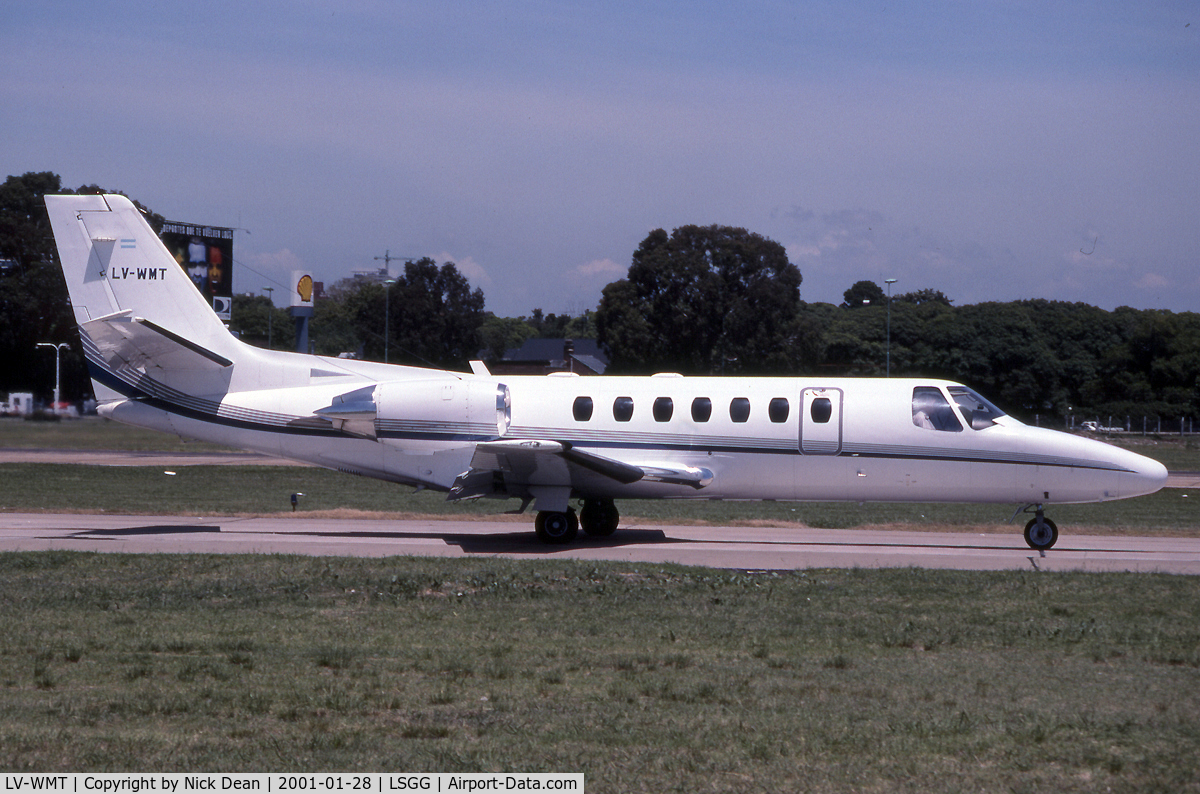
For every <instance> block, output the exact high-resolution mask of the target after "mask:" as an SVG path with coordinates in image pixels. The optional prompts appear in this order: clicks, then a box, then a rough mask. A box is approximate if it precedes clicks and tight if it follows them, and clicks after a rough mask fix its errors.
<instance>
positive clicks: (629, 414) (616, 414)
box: [613, 397, 633, 422]
mask: <svg viewBox="0 0 1200 794" xmlns="http://www.w3.org/2000/svg"><path fill="white" fill-rule="evenodd" d="M632 418H633V398H632V397H618V398H617V399H616V400H614V401H613V419H616V420H617V421H618V422H628V421H629V420H630V419H632Z"/></svg>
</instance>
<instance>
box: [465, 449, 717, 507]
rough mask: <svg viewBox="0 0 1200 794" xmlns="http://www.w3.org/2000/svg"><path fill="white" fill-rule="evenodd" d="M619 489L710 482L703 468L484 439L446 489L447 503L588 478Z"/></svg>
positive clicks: (565, 484)
mask: <svg viewBox="0 0 1200 794" xmlns="http://www.w3.org/2000/svg"><path fill="white" fill-rule="evenodd" d="M597 474H598V475H600V476H601V477H604V478H607V479H609V480H612V481H613V482H614V483H619V484H621V485H630V484H632V483H635V482H638V481H640V480H646V481H650V482H660V483H666V484H670V485H686V486H690V487H692V488H696V489H700V488H704V487H705V486H707V485H708V484H709V483H711V482H712V481H713V473H712V472H711V471H709V470H708V469H704V468H699V467H696V466H686V465H680V464H672V463H656V464H653V465H634V464H631V463H625V462H623V461H619V460H614V459H612V458H606V457H604V456H603V455H597V454H595V453H594V452H587V451H585V450H581V449H578V448H576V447H573V446H571V445H570V444H566V443H562V442H558V441H547V440H538V439H523V440H512V441H490V442H486V443H483V444H477V445H476V446H475V454H474V456H473V457H472V458H471V467H470V468H469V469H467V470H466V471H465V472H463V473H462V474H460V475H459V476H458V478H457V479H455V481H454V485H453V486H451V488H450V494H449V496H448V497H447V499H449V500H450V501H456V500H459V499H478V498H479V497H484V496H494V497H502V496H511V495H517V494H519V493H524V492H527V491H528V489H529V488H530V487H545V486H551V487H562V488H571V487H573V486H576V485H578V484H579V483H580V482H581V481H582V480H585V479H588V478H590V479H592V480H593V481H594V480H595V477H594V475H597Z"/></svg>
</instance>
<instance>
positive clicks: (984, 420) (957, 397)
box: [947, 386, 1004, 430]
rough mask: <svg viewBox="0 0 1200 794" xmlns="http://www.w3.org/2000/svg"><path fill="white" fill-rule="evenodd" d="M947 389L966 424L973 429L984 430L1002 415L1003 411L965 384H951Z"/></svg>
mask: <svg viewBox="0 0 1200 794" xmlns="http://www.w3.org/2000/svg"><path fill="white" fill-rule="evenodd" d="M947 391H949V392H950V397H951V399H953V400H954V402H955V403H956V404H957V405H958V410H959V411H961V412H962V415H963V418H964V419H966V420H967V424H968V425H970V426H971V427H972V428H973V429H975V430H986V429H987V428H989V427H991V426H992V425H994V424H995V423H996V422H995V420H996V419H998V418H1000V417H1001V416H1004V411H1001V410H1000V409H999V408H997V407H996V406H994V405H992V404H991V403H990V402H988V401H987V400H985V399H984V398H983V397H981V396H979V394H978V393H977V392H975V391H973V390H971V389H968V388H967V387H966V386H951V387H950V388H948V389H947Z"/></svg>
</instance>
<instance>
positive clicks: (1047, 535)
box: [1025, 510, 1058, 551]
mask: <svg viewBox="0 0 1200 794" xmlns="http://www.w3.org/2000/svg"><path fill="white" fill-rule="evenodd" d="M1025 542H1026V543H1028V544H1029V548H1031V549H1036V550H1038V551H1045V550H1046V549H1049V548H1051V547H1053V546H1054V544H1055V543H1057V542H1058V527H1057V526H1056V525H1055V523H1054V522H1053V521H1051V520H1050V519H1048V518H1046V517H1045V516H1044V515H1042V514H1041V511H1040V510H1039V511H1038V516H1037V517H1036V518H1031V519H1029V523H1028V524H1026V525H1025Z"/></svg>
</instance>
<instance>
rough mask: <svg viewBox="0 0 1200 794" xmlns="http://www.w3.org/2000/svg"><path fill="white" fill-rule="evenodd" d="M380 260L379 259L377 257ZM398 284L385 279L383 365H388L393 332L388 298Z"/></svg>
mask: <svg viewBox="0 0 1200 794" xmlns="http://www.w3.org/2000/svg"><path fill="white" fill-rule="evenodd" d="M376 258H378V257H376ZM395 283H396V279H394V278H385V279H384V280H383V363H384V364H386V363H388V337H390V336H391V332H390V331H389V330H388V321H389V319H390V318H391V316H392V313H391V311H390V310H389V308H390V307H389V306H388V297H389V294H390V293H391V286H392V285H393V284H395Z"/></svg>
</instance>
